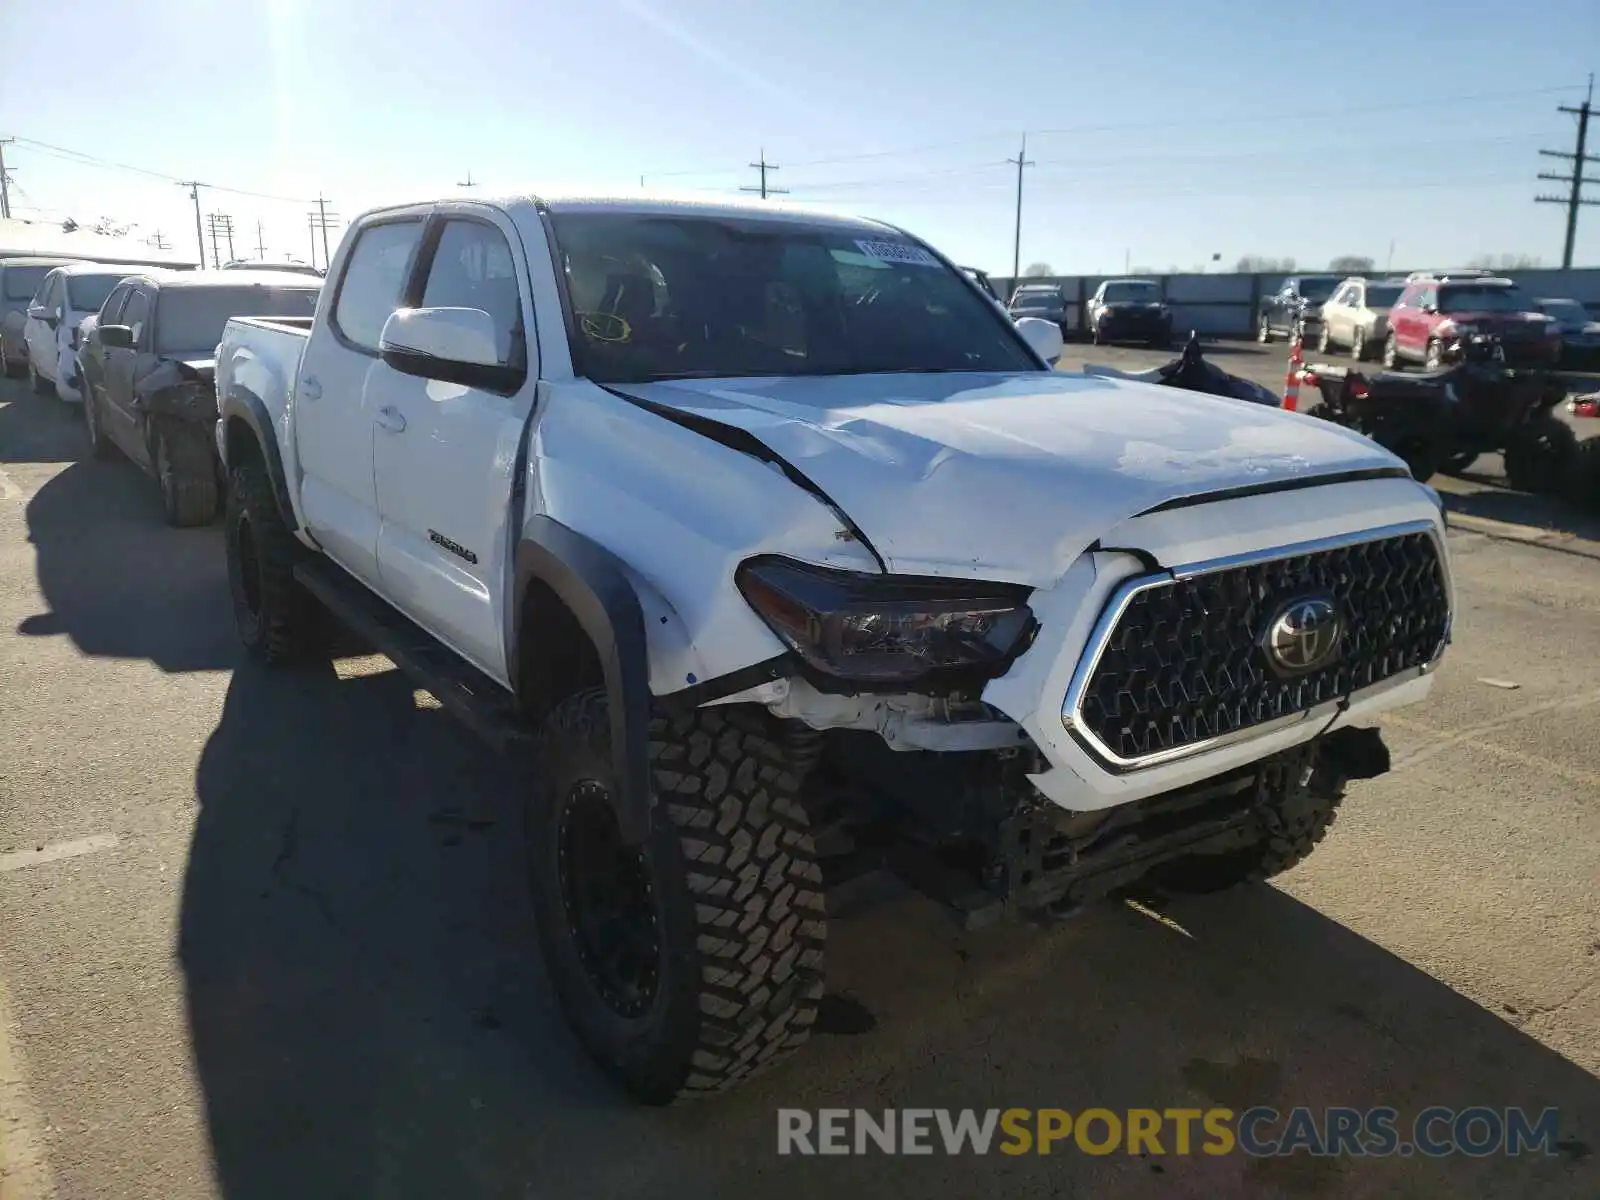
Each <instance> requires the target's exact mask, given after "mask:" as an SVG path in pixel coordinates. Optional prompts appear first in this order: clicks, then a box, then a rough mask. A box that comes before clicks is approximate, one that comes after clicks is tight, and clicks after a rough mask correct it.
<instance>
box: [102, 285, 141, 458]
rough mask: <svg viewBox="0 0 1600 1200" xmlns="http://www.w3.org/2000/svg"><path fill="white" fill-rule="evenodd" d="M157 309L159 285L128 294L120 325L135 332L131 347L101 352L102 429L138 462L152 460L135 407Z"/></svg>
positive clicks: (137, 288)
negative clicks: (138, 370)
mask: <svg viewBox="0 0 1600 1200" xmlns="http://www.w3.org/2000/svg"><path fill="white" fill-rule="evenodd" d="M154 309H155V285H154V284H151V283H139V284H136V285H134V287H133V289H132V290H131V291H129V293H128V302H127V303H126V304H125V305H123V308H122V313H121V315H120V316H119V317H118V318H117V320H116V322H115V323H116V324H118V325H126V326H128V328H129V330H130V331H131V332H132V335H133V345H132V346H131V347H119V346H106V347H104V348H103V352H102V355H101V370H102V372H103V374H104V379H103V380H102V393H101V394H102V396H103V398H104V400H105V403H104V404H103V405H101V406H100V418H101V424H102V428H104V429H105V432H106V436H107V437H109V438H110V439H111V440H112V441H113V442H115V443H116V444H117V445H118V446H120V447H121V448H122V452H123V453H124V454H126V455H127V456H128V457H129V458H131V459H133V461H134V462H136V463H144V462H147V461H148V460H149V456H150V455H149V448H148V447H147V446H146V445H145V441H144V433H143V431H142V429H141V427H140V424H139V414H138V413H137V412H135V411H134V408H133V374H134V367H135V365H136V364H137V363H138V361H139V355H140V354H141V353H147V352H148V351H149V348H150V346H151V344H152V341H153V339H152V337H151V334H152V332H153V331H152V329H151V324H152V322H151V320H150V314H151V313H152V312H153V311H154Z"/></svg>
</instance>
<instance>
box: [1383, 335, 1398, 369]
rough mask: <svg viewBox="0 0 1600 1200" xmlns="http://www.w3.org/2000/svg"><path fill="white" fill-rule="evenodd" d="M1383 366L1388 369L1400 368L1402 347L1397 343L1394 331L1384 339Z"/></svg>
mask: <svg viewBox="0 0 1600 1200" xmlns="http://www.w3.org/2000/svg"><path fill="white" fill-rule="evenodd" d="M1383 366H1384V369H1385V370H1388V371H1398V370H1399V369H1400V347H1399V346H1397V345H1396V344H1395V340H1394V334H1392V333H1391V334H1390V335H1389V336H1388V337H1386V338H1384V339H1383Z"/></svg>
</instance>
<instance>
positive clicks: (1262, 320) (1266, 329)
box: [1256, 313, 1272, 346]
mask: <svg viewBox="0 0 1600 1200" xmlns="http://www.w3.org/2000/svg"><path fill="white" fill-rule="evenodd" d="M1271 340H1272V325H1271V323H1270V322H1268V320H1267V314H1266V313H1262V314H1261V316H1260V317H1259V318H1258V319H1257V321H1256V341H1258V342H1260V343H1261V344H1262V345H1263V346H1265V345H1266V344H1267V343H1268V342H1270V341H1271Z"/></svg>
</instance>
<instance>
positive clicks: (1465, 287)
mask: <svg viewBox="0 0 1600 1200" xmlns="http://www.w3.org/2000/svg"><path fill="white" fill-rule="evenodd" d="M1474 333H1487V334H1493V335H1495V336H1497V337H1498V338H1499V339H1500V345H1501V347H1502V348H1503V349H1504V351H1505V356H1506V361H1507V362H1508V363H1513V364H1521V365H1530V366H1531V365H1549V366H1555V364H1556V362H1557V360H1558V359H1559V358H1560V357H1561V329H1560V326H1559V325H1557V324H1556V322H1555V321H1553V320H1551V319H1550V318H1549V317H1547V316H1545V315H1544V314H1543V313H1542V312H1540V311H1539V305H1538V302H1537V301H1536V300H1534V298H1533V297H1532V296H1529V295H1528V294H1527V293H1526V292H1524V291H1523V290H1522V289H1521V288H1519V287H1518V286H1517V285H1516V284H1515V283H1513V282H1511V280H1509V279H1496V278H1493V277H1492V276H1476V275H1468V276H1452V275H1439V276H1434V275H1426V276H1412V277H1411V278H1410V279H1408V280H1407V282H1406V290H1405V291H1403V292H1401V293H1400V299H1399V300H1397V301H1395V305H1394V308H1393V309H1391V310H1390V312H1389V337H1388V339H1387V340H1386V341H1385V342H1384V345H1383V365H1384V366H1386V367H1398V366H1399V365H1400V363H1401V362H1402V361H1403V360H1406V359H1410V360H1411V361H1413V362H1421V363H1425V364H1427V366H1428V368H1429V369H1430V370H1435V369H1437V368H1439V367H1441V366H1443V365H1444V363H1445V361H1446V360H1447V359H1448V358H1449V356H1450V345H1451V343H1452V342H1454V341H1455V340H1456V338H1457V337H1465V336H1469V335H1471V334H1474Z"/></svg>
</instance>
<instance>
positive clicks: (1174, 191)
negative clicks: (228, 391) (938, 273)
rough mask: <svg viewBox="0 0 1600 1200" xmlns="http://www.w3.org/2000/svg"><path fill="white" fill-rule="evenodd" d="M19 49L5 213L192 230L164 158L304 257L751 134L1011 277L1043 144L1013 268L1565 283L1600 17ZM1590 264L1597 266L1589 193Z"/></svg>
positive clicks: (1392, 12)
mask: <svg viewBox="0 0 1600 1200" xmlns="http://www.w3.org/2000/svg"><path fill="white" fill-rule="evenodd" d="M64 12H70V20H68V19H65V18H64V16H63V13H64ZM0 45H3V46H5V47H7V52H6V55H5V58H6V62H5V69H4V71H3V72H0V135H10V136H16V137H19V138H25V139H30V140H31V141H32V142H36V143H37V142H42V143H46V144H47V146H37V145H30V144H28V143H27V142H18V143H16V144H14V145H12V146H9V147H7V148H6V158H7V164H8V165H9V166H11V167H13V168H14V169H15V171H16V184H17V185H18V186H19V187H20V189H21V192H20V194H17V193H15V192H14V194H13V201H14V203H15V204H16V205H17V206H18V207H19V208H23V209H24V211H25V206H30V205H32V206H37V208H39V209H40V210H43V211H44V212H45V213H47V214H50V215H58V214H63V213H65V214H71V215H74V216H75V217H77V218H78V219H79V220H80V221H81V220H84V219H85V218H91V219H92V218H95V217H100V216H110V217H114V218H117V219H119V220H122V221H135V222H138V224H139V226H140V228H141V229H142V230H150V229H155V228H160V229H161V230H163V231H164V233H165V234H166V236H167V237H168V238H169V239H173V240H179V241H180V243H181V244H188V243H190V242H192V240H193V237H194V232H193V230H194V221H193V210H192V207H191V206H190V204H189V202H188V200H187V196H186V193H184V192H183V191H182V190H181V189H180V188H178V187H177V186H175V185H174V184H173V183H171V182H170V180H168V179H163V178H159V177H158V176H160V175H165V176H171V177H178V178H199V179H202V180H205V181H207V182H211V183H216V184H222V185H227V186H230V187H232V188H236V189H243V190H245V191H253V192H260V193H266V194H268V195H272V196H281V197H287V198H288V199H286V200H272V199H262V198H259V197H253V196H247V195H241V194H238V193H227V192H221V191H211V192H207V193H205V194H204V207H205V209H206V211H208V212H209V211H218V212H226V213H229V214H231V215H232V216H233V219H234V225H235V228H236V229H238V230H240V231H241V233H240V235H239V237H238V242H239V243H240V244H239V245H237V246H236V248H237V249H238V250H239V251H240V252H241V253H243V252H244V251H245V249H246V247H245V245H244V244H243V243H245V242H248V243H250V246H249V249H250V250H251V251H253V250H254V242H255V230H256V222H257V221H260V222H261V223H262V231H263V235H264V238H265V241H266V243H267V247H268V250H269V253H273V254H279V253H283V252H294V253H297V254H299V255H300V256H301V257H304V256H306V255H307V253H308V252H309V248H308V246H307V239H308V233H307V229H306V216H305V213H306V208H307V206H306V204H305V203H304V202H303V199H304V198H305V197H309V196H314V195H316V193H317V192H318V190H319V189H320V190H322V191H323V192H325V193H326V194H327V195H328V196H329V197H330V198H331V200H332V205H333V207H334V208H335V209H336V210H337V211H338V212H339V213H340V214H341V215H342V216H344V217H349V216H352V215H354V214H355V213H357V212H359V211H361V209H362V208H364V207H369V206H371V205H372V204H374V203H380V202H383V201H385V200H388V199H391V198H395V197H419V196H433V195H440V194H453V193H455V191H456V187H455V184H456V183H457V181H459V180H462V179H464V178H465V177H466V173H467V172H468V171H469V170H470V171H471V173H472V178H473V179H475V180H481V181H482V188H481V190H480V194H490V193H494V192H496V191H508V190H512V189H515V188H521V187H527V186H542V187H546V188H549V189H551V190H568V189H574V188H576V189H581V190H604V191H619V190H620V191H635V190H637V189H638V188H639V181H640V176H641V175H643V176H644V177H645V180H646V184H647V185H648V186H650V187H661V188H672V189H674V190H683V191H688V190H693V191H695V192H696V193H697V194H703V195H706V196H716V195H719V194H736V189H738V188H739V187H740V186H741V185H746V184H750V183H753V182H754V181H755V172H754V171H753V170H751V169H749V168H748V167H746V166H745V164H746V163H748V162H749V161H751V160H752V159H754V158H755V157H757V155H758V153H759V152H760V151H761V150H762V149H763V148H764V149H765V151H766V154H767V157H768V158H769V159H770V160H772V161H775V162H777V163H779V164H781V165H782V169H781V170H780V171H778V172H777V173H776V174H775V175H774V176H773V179H774V180H775V182H776V183H777V184H779V185H782V186H787V187H789V188H791V189H792V195H793V198H794V199H797V200H799V199H805V200H807V201H812V202H815V203H819V204H823V205H826V206H827V207H830V208H837V209H842V210H846V211H851V212H859V213H862V214H865V215H870V216H878V217H882V218H885V219H888V220H892V221H895V222H897V223H899V224H903V225H905V226H907V227H908V228H910V229H912V230H914V231H915V232H917V233H919V234H921V235H923V236H925V237H927V238H929V239H930V240H931V241H933V242H934V243H935V244H936V245H938V246H939V247H940V248H941V249H943V250H945V251H947V252H948V253H949V254H951V255H952V256H953V257H955V258H957V259H959V260H961V261H963V262H970V263H974V264H976V265H979V266H983V267H986V268H988V269H990V270H992V271H996V272H998V273H1009V270H1010V264H1011V257H1012V219H1013V205H1014V200H1015V192H1014V188H1015V169H1014V168H1012V167H1008V166H1007V165H1006V163H1005V159H1006V158H1007V157H1009V156H1014V155H1015V154H1016V153H1017V146H1018V142H1019V140H1020V136H1021V134H1022V132H1023V131H1024V130H1027V131H1029V137H1028V157H1029V158H1030V159H1032V160H1033V161H1034V162H1035V163H1036V164H1037V165H1036V166H1034V167H1031V168H1029V170H1028V175H1027V183H1026V191H1025V196H1024V214H1023V237H1022V259H1023V263H1024V264H1027V263H1029V262H1032V261H1036V260H1039V261H1045V262H1048V263H1050V264H1051V265H1052V266H1053V267H1054V268H1055V269H1056V270H1057V271H1060V272H1073V271H1113V270H1115V271H1120V270H1122V269H1123V266H1124V261H1125V259H1126V261H1127V263H1128V265H1130V266H1134V267H1141V266H1142V267H1149V268H1151V269H1155V270H1165V269H1167V268H1169V267H1178V268H1182V269H1192V268H1193V267H1195V266H1197V265H1198V264H1200V263H1202V262H1205V261H1207V260H1209V259H1210V257H1211V255H1212V254H1213V253H1217V254H1220V255H1221V258H1222V263H1223V264H1224V265H1231V264H1232V263H1233V262H1234V261H1235V260H1236V259H1237V258H1238V257H1239V256H1240V255H1243V254H1252V253H1253V254H1266V255H1272V256H1285V255H1292V256H1293V257H1295V258H1296V259H1297V260H1298V262H1299V263H1300V264H1301V265H1302V266H1307V267H1320V266H1322V265H1324V264H1325V263H1326V262H1327V260H1328V258H1329V257H1330V256H1332V255H1335V254H1341V253H1352V254H1365V255H1369V256H1371V257H1373V258H1375V259H1376V260H1377V262H1378V265H1379V266H1380V267H1381V266H1382V265H1383V264H1384V262H1385V260H1386V259H1387V258H1388V256H1389V253H1390V245H1391V242H1392V243H1393V246H1394V251H1393V253H1394V265H1395V266H1397V267H1398V266H1401V265H1407V266H1410V265H1417V264H1443V263H1458V262H1461V261H1464V260H1466V259H1468V258H1471V257H1473V256H1476V255H1479V254H1485V253H1507V252H1516V253H1528V254H1534V255H1538V256H1541V257H1542V258H1543V259H1544V260H1545V262H1546V263H1547V264H1553V263H1555V262H1556V261H1558V260H1559V256H1560V249H1561V239H1562V231H1563V224H1562V222H1563V219H1564V210H1563V209H1562V208H1560V207H1558V206H1555V205H1536V204H1534V203H1533V202H1532V198H1533V196H1534V195H1536V194H1537V193H1539V192H1540V191H1542V190H1547V189H1550V188H1554V187H1557V186H1558V185H1553V184H1547V183H1540V182H1539V181H1538V180H1537V179H1536V178H1535V176H1536V175H1537V173H1538V172H1539V171H1541V170H1556V171H1560V170H1564V169H1565V164H1563V163H1561V162H1559V161H1557V160H1554V159H1541V158H1540V157H1539V156H1538V153H1537V152H1538V150H1539V149H1540V147H1542V146H1543V147H1550V148H1556V149H1566V150H1570V149H1571V142H1572V130H1573V119H1572V118H1571V117H1568V116H1565V115H1562V114H1560V113H1558V112H1557V111H1556V106H1557V105H1558V104H1561V103H1577V102H1578V101H1579V100H1581V99H1582V96H1583V86H1584V82H1585V80H1586V77H1587V75H1588V73H1589V72H1590V71H1592V70H1597V69H1600V0H1543V2H1542V3H1540V4H1538V5H1534V6H1525V7H1522V8H1518V7H1517V6H1515V5H1508V4H1507V3H1506V2H1505V0H1493V2H1491V0H1452V2H1451V3H1449V4H1446V5H1436V4H1417V3H1413V4H1406V3H1394V2H1393V0H1389V2H1385V3H1378V2H1375V0H1343V2H1341V3H1337V4H1332V3H1305V4H1293V3H1284V2H1281V0H1280V2H1277V3H1262V4H1251V3H1248V2H1243V0H1240V2H1234V3H1228V4H1216V3H1207V4H1195V3H1184V2H1181V0H1163V2H1159V3H1143V4H1141V3H1136V2H1131V0H1130V2H1128V3H1123V4H1115V5H1114V4H1109V3H1101V4H1082V3H1075V2H1073V3H1068V2H1063V0H1054V2H1050V0H1011V2H1010V3H1008V4H1005V5H1001V4H994V3H976V2H973V0H925V2H922V3H909V2H901V3H895V2H893V0H880V2H879V3H877V4H862V3H860V2H859V0H855V2H847V0H808V2H807V3H804V4H776V3H765V4H763V3H759V2H757V3H749V2H745V3H731V2H728V0H585V2H584V3H561V4H552V3H549V2H548V0H534V2H532V3H517V2H515V0H450V2H449V3H439V2H438V0H384V2H382V3H379V2H378V0H324V2H321V3H311V2H310V0H234V2H233V3H230V4H222V5H216V4H212V3H210V2H209V0H140V3H139V4H138V5H137V6H136V9H130V8H129V7H128V6H127V5H126V3H116V4H113V3H106V2H103V0H75V3H73V4H72V5H71V6H70V8H69V10H61V9H59V8H52V7H51V6H48V5H46V4H44V3H42V2H40V0H34V2H27V0H15V2H12V3H7V4H4V5H3V6H0ZM28 47H38V48H39V51H40V52H38V53H33V52H22V51H23V49H24V48H28ZM48 147H65V148H67V149H69V150H70V151H73V152H77V153H78V154H87V155H90V156H94V157H96V158H100V159H105V160H111V161H115V162H118V163H123V164H128V165H131V166H137V167H142V168H146V169H148V170H150V171H153V172H155V173H156V175H154V176H153V175H141V174H137V173H134V172H131V171H126V170H114V169H109V168H107V167H104V166H99V165H93V164H89V163H86V162H83V161H82V160H81V159H80V160H77V161H74V160H73V159H72V158H71V157H70V156H69V155H66V154H63V153H62V152H61V151H60V150H58V149H50V148H48ZM1591 152H1592V153H1600V122H1596V126H1595V129H1594V136H1593V137H1592V138H1591ZM1590 171H1591V174H1595V175H1600V164H1597V165H1595V166H1592V167H1591V168H1590ZM1592 194H1594V195H1596V196H1597V198H1600V188H1596V189H1592ZM1577 261H1578V262H1579V263H1580V264H1583V263H1587V264H1591V265H1592V264H1600V208H1595V207H1590V208H1588V209H1586V210H1585V212H1584V214H1583V218H1582V224H1581V225H1580V231H1579V238H1578V254H1577Z"/></svg>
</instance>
